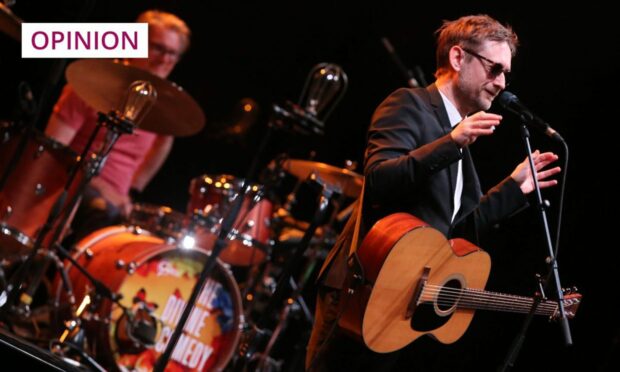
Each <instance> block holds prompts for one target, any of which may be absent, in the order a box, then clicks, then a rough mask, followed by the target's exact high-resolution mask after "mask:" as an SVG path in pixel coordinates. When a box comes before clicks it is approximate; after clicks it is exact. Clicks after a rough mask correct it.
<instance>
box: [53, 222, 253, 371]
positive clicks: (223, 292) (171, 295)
mask: <svg viewBox="0 0 620 372" xmlns="http://www.w3.org/2000/svg"><path fill="white" fill-rule="evenodd" d="M137 231H140V232H139V233H138V232H137ZM77 249H78V253H77V254H76V255H75V258H76V259H77V260H78V262H79V263H80V264H82V265H83V266H84V267H85V268H86V270H88V272H89V273H90V274H92V275H93V277H95V278H96V279H98V280H100V281H101V282H103V284H105V285H106V286H107V287H108V288H109V289H110V290H111V291H112V292H113V293H116V294H119V295H121V296H122V298H121V299H120V300H119V303H120V305H121V306H119V305H118V304H116V303H113V302H112V301H110V300H107V299H104V300H102V301H101V302H100V303H99V304H95V306H94V310H90V313H88V312H86V314H82V322H83V324H84V330H85V333H86V336H87V339H88V344H89V345H90V346H91V348H92V350H90V351H91V352H92V353H93V354H94V355H95V357H96V359H97V360H98V361H99V362H100V363H102V364H103V365H104V366H105V367H106V368H108V369H111V370H122V371H127V370H139V371H150V370H152V369H153V365H154V364H155V362H156V361H157V359H158V358H159V356H160V354H162V353H163V352H164V350H165V347H166V344H167V342H168V340H169V338H170V336H171V335H172V333H173V332H174V329H175V326H176V324H177V323H178V321H179V318H180V316H181V314H182V312H183V309H184V307H185V305H186V304H187V300H188V298H189V296H190V295H191V291H192V289H193V287H194V284H195V283H196V280H197V279H198V276H199V275H200V272H201V271H202V268H203V266H204V263H205V261H206V259H207V252H205V251H204V250H201V249H179V248H176V247H175V246H174V245H171V244H165V243H164V241H163V240H162V239H161V238H159V237H156V236H155V235H152V234H150V233H148V232H145V231H144V230H142V231H141V230H140V229H137V230H136V229H135V228H132V227H128V226H112V227H108V228H104V229H102V230H98V231H96V232H94V233H93V234H91V235H89V236H88V237H86V238H85V239H83V240H82V241H80V242H79V243H78V245H77ZM67 271H68V274H69V281H70V282H71V284H72V286H73V291H74V294H75V298H76V299H77V301H78V304H79V303H80V302H81V301H82V299H83V298H84V297H85V296H86V295H91V296H90V297H93V296H92V293H91V292H90V290H91V289H92V287H93V286H92V284H91V283H90V282H89V281H88V280H87V279H86V277H85V276H84V275H82V274H81V273H79V272H78V270H77V269H75V267H73V266H69V267H68V270H67ZM59 282H60V281H57V283H59ZM58 292H59V293H62V292H63V291H61V290H60V289H59V290H58ZM59 298H61V299H62V296H61V295H59ZM241 314H242V308H241V298H240V294H239V289H238V287H237V284H236V283H235V280H234V279H233V277H232V275H231V274H230V273H229V271H228V270H227V269H226V268H225V267H224V266H223V265H222V264H221V263H219V261H218V263H217V265H216V267H215V269H214V271H213V273H212V274H211V277H210V278H209V279H208V281H207V283H206V284H205V287H204V289H203V291H202V293H201V294H200V296H199V297H198V300H197V302H196V305H195V306H194V309H193V310H192V312H191V315H190V317H189V319H188V321H187V322H186V324H185V328H184V332H183V335H182V336H181V338H180V339H179V341H178V343H177V346H176V348H175V350H174V352H173V354H172V356H171V358H170V360H169V363H168V365H167V368H166V370H167V371H173V370H174V371H220V370H222V369H223V368H224V367H225V366H226V364H227V363H228V362H229V361H230V358H231V357H232V354H233V352H234V350H235V348H236V346H237V343H238V341H239V337H240V332H241V331H240V326H241V323H242V315H241Z"/></svg>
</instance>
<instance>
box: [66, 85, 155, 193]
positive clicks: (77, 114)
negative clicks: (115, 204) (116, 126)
mask: <svg viewBox="0 0 620 372" xmlns="http://www.w3.org/2000/svg"><path fill="white" fill-rule="evenodd" d="M54 114H55V115H57V116H58V118H59V119H60V120H62V121H63V122H64V123H66V124H67V125H69V126H70V127H71V128H74V129H76V130H77V133H76V135H75V137H74V138H73V141H71V143H70V144H69V147H71V149H73V150H74V151H76V152H77V153H81V152H82V151H83V149H84V147H85V146H86V143H87V142H88V139H89V137H90V135H91V134H92V132H93V130H94V129H95V127H96V126H97V112H96V111H95V110H94V109H93V108H92V107H90V106H88V105H87V104H86V103H85V102H84V101H82V99H81V98H79V97H78V96H77V94H76V93H75V92H74V90H73V88H71V87H70V86H69V85H68V84H67V85H66V86H65V87H64V89H63V91H62V95H61V96H60V99H59V100H58V102H57V103H56V106H54ZM105 133H106V129H105V128H102V129H101V130H100V131H99V133H98V135H97V138H96V139H95V141H94V143H93V146H92V147H91V150H97V149H99V148H100V146H101V143H102V142H103V139H104V137H105ZM155 138H157V135H156V134H155V133H153V132H147V131H144V130H141V129H135V130H134V132H133V134H122V135H121V136H120V137H119V139H118V141H117V142H116V144H115V145H114V147H113V148H112V151H110V154H109V155H108V159H107V160H106V162H105V164H104V166H103V168H102V169H101V172H100V174H99V178H101V179H102V180H103V181H105V182H106V183H108V184H109V185H110V186H112V187H113V188H114V189H115V190H116V191H118V192H119V193H121V194H122V195H127V194H129V189H130V187H131V181H132V179H133V175H134V173H136V171H137V170H138V167H139V166H140V164H142V161H143V160H144V158H145V157H146V154H147V153H148V151H149V150H150V148H151V147H152V146H153V142H154V141H155Z"/></svg>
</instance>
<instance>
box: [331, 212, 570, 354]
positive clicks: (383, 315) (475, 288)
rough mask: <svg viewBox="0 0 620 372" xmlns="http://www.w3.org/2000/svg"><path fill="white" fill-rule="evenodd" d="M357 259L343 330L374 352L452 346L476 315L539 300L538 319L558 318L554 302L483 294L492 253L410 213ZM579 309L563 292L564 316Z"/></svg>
mask: <svg viewBox="0 0 620 372" xmlns="http://www.w3.org/2000/svg"><path fill="white" fill-rule="evenodd" d="M357 254H358V257H359V263H360V264H361V271H362V273H363V275H362V276H363V278H364V283H365V284H363V285H360V286H358V287H357V288H356V289H355V290H354V291H349V294H347V296H349V298H347V299H346V300H344V301H346V302H344V301H343V303H346V305H345V309H344V310H343V315H342V317H341V318H340V320H339V325H340V327H341V328H342V329H344V330H345V331H348V332H349V333H351V334H353V335H354V336H358V337H361V338H363V341H364V342H365V343H366V345H367V346H368V347H369V348H370V349H371V350H373V351H375V352H379V353H387V352H391V351H395V350H398V349H401V348H403V347H405V346H406V345H408V344H409V343H411V342H413V341H414V340H416V339H417V338H419V337H421V336H423V335H425V334H428V335H430V336H432V337H434V338H435V339H436V340H437V341H439V342H442V343H444V344H450V343H453V342H455V341H457V340H458V339H459V338H460V337H461V336H462V335H463V334H464V333H465V331H466V330H467V327H468V326H469V324H470V323H471V320H472V318H473V316H474V311H475V310H478V309H481V310H495V311H507V312H515V313H528V312H529V311H530V309H531V308H532V305H533V304H534V301H539V303H538V305H537V307H536V310H535V314H538V315H545V316H548V317H550V318H551V319H553V318H557V317H559V316H560V311H559V305H558V302H557V301H551V300H546V299H535V298H532V297H523V296H517V295H510V294H503V293H496V292H489V291H485V290H484V286H485V284H486V282H487V279H488V277H489V272H490V270H491V259H490V257H489V255H488V253H486V252H484V251H483V250H481V249H480V248H478V247H477V246H475V245H474V244H472V243H470V242H468V241H467V240H464V239H452V240H447V239H446V238H445V237H444V236H443V234H442V233H440V232H439V231H437V230H435V229H434V228H432V227H430V226H429V225H428V224H426V223H425V222H423V221H422V220H420V219H418V218H416V217H414V216H412V215H410V214H407V213H395V214H391V215H389V216H387V217H384V218H383V219H381V220H379V221H378V222H377V223H376V224H375V225H374V226H373V227H372V229H371V230H370V231H369V232H368V234H367V235H366V237H365V238H364V240H363V241H362V244H361V245H360V247H359V249H358V251H357ZM351 292H352V293H351ZM580 302H581V295H580V294H578V293H572V292H569V293H565V296H564V299H563V304H564V308H565V314H566V316H567V317H569V318H572V317H573V316H574V315H575V312H576V311H577V307H578V306H579V303H580Z"/></svg>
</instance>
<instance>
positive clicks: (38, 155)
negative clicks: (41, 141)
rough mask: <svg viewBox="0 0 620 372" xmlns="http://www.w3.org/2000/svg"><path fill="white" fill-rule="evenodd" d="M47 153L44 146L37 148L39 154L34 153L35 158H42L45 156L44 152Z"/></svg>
mask: <svg viewBox="0 0 620 372" xmlns="http://www.w3.org/2000/svg"><path fill="white" fill-rule="evenodd" d="M44 151H45V146H43V145H39V146H38V147H37V152H35V153H34V158H35V159H36V158H40V157H41V155H43V152H44Z"/></svg>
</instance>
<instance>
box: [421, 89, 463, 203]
mask: <svg viewBox="0 0 620 372" xmlns="http://www.w3.org/2000/svg"><path fill="white" fill-rule="evenodd" d="M426 90H427V91H428V94H429V97H430V102H431V105H432V106H433V110H434V111H435V116H436V117H437V120H438V121H439V124H440V125H441V128H442V129H443V133H444V135H446V134H448V133H450V132H451V131H452V126H451V125H450V118H449V117H448V112H447V111H446V107H445V106H444V104H443V100H442V99H441V95H440V93H439V89H437V86H436V85H435V84H431V85H429V86H428V87H427V88H426ZM448 175H449V177H450V195H451V198H450V206H451V207H452V208H453V209H454V191H455V189H456V177H457V175H458V162H454V163H452V164H450V166H449V167H448ZM463 175H465V172H463Z"/></svg>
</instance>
